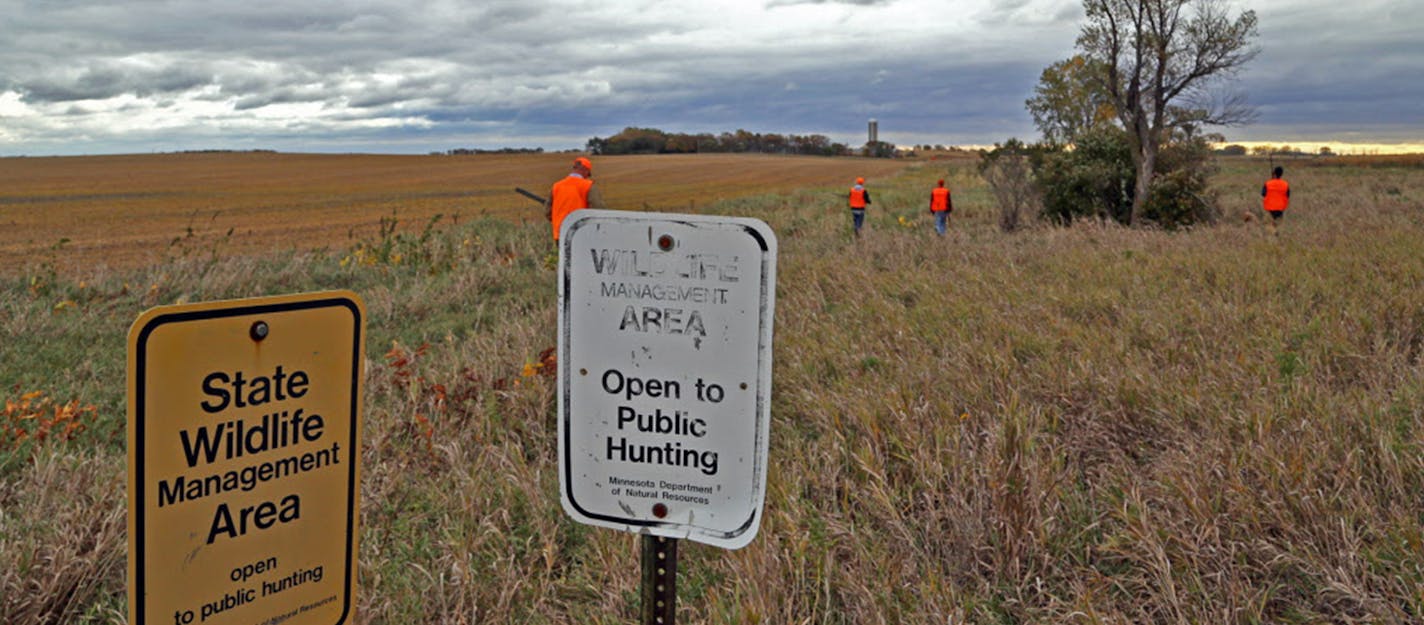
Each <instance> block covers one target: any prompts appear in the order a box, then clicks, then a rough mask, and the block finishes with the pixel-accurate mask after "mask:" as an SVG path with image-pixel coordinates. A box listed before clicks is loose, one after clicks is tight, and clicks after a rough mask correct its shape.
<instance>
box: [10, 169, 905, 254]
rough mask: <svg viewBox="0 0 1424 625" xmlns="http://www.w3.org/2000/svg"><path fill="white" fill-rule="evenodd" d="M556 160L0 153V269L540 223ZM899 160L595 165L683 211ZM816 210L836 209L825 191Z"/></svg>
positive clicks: (618, 187) (618, 193) (631, 192)
mask: <svg viewBox="0 0 1424 625" xmlns="http://www.w3.org/2000/svg"><path fill="white" fill-rule="evenodd" d="M572 158H573V157H572V155H568V154H528V155H523V154H521V155H475V156H389V155H315V154H278V153H263V152H256V153H248V152H244V153H187V154H155V155H130V156H95V157H60V158H5V159H0V272H3V273H4V274H10V275H13V274H16V273H17V272H21V271H24V270H25V269H26V268H28V267H33V266H35V265H37V264H39V263H44V262H49V263H52V264H54V265H55V266H56V267H57V268H59V269H60V270H72V269H78V268H84V267H94V266H101V265H108V266H110V267H115V268H121V267H135V266H142V265H145V264H148V263H151V262H154V261H155V260H160V259H163V258H165V257H169V256H173V255H176V254H177V253H179V252H184V253H192V251H193V250H201V252H202V253H204V254H208V253H217V254H222V255H253V254H259V255H260V254H263V253H264V252H266V251H269V250H279V249H291V248H296V249H320V248H324V247H330V248H342V247H345V246H348V245H351V244H352V243H354V242H356V241H359V240H361V239H365V238H369V237H372V236H375V235H376V234H378V232H379V230H380V227H381V220H382V219H383V218H385V219H390V218H392V217H394V218H395V219H396V220H397V224H398V227H399V228H400V229H402V230H408V229H413V228H420V227H423V226H424V225H425V224H427V223H428V222H429V221H430V220H431V219H432V218H433V217H434V216H435V215H443V216H444V217H443V219H442V222H441V223H451V221H452V220H468V219H470V218H474V217H478V216H481V215H489V216H498V217H503V218H508V219H511V220H523V221H527V222H530V223H536V222H537V223H539V224H542V223H544V221H543V213H542V209H541V207H540V206H538V205H537V204H535V203H534V202H532V201H530V200H527V199H525V198H523V197H521V196H519V195H516V194H515V193H514V192H513V189H514V187H516V186H518V187H524V188H526V189H529V190H531V191H533V192H535V193H538V194H540V195H543V194H546V193H547V190H548V187H549V185H550V184H551V183H553V182H554V181H556V180H557V179H559V178H560V177H562V176H563V175H565V174H566V173H567V172H568V166H569V163H570V161H571V160H572ZM907 164H908V163H907V162H906V161H890V160H879V159H875V160H872V159H861V158H821V157H789V156H761V155H721V154H719V155H661V156H620V157H598V158H595V159H594V178H595V179H596V180H597V181H598V182H599V184H600V185H602V188H603V193H604V197H605V198H606V199H607V201H608V203H609V204H610V205H611V206H612V207H613V208H628V209H638V210H664V211H674V212H686V211H695V210H696V209H697V207H698V206H703V205H705V204H706V203H707V202H709V201H711V200H715V199H722V198H729V197H736V196H740V195H748V194H757V193H766V192H772V191H780V190H789V189H794V188H803V187H817V186H832V187H841V186H844V187H849V186H850V184H851V183H852V182H853V180H854V178H855V177H856V176H865V177H866V178H868V179H869V180H870V183H871V184H872V188H873V184H874V181H875V180H876V179H877V178H884V177H886V176H889V175H891V174H893V173H894V172H896V171H898V170H899V169H901V168H903V167H904V166H906V165H907ZM828 204H834V198H830V199H829V201H828Z"/></svg>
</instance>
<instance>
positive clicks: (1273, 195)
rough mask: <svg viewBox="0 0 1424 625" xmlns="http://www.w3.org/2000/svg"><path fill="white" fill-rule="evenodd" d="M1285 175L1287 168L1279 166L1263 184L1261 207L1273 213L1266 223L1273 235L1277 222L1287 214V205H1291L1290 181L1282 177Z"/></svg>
mask: <svg viewBox="0 0 1424 625" xmlns="http://www.w3.org/2000/svg"><path fill="white" fill-rule="evenodd" d="M1283 175H1285V170H1284V169H1282V168H1280V167H1279V166H1278V167H1276V168H1275V169H1274V170H1272V171H1271V179H1270V180H1267V181H1266V184H1264V185H1261V208H1263V209H1265V211H1266V212H1267V213H1270V215H1271V220H1270V221H1269V222H1267V224H1266V225H1267V226H1269V227H1270V229H1271V236H1276V228H1277V222H1279V221H1280V220H1281V217H1282V216H1284V215H1285V213H1286V207H1288V206H1290V183H1288V182H1286V179H1285V178H1282V177H1281V176H1283Z"/></svg>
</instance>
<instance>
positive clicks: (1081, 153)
mask: <svg viewBox="0 0 1424 625" xmlns="http://www.w3.org/2000/svg"><path fill="white" fill-rule="evenodd" d="M1035 165H1036V167H1035V170H1036V171H1035V174H1036V175H1037V179H1038V190H1039V193H1041V194H1042V196H1043V216H1044V218H1046V219H1048V220H1049V221H1052V222H1054V223H1057V224H1064V225H1066V224H1069V223H1072V221H1073V220H1074V219H1081V218H1084V217H1090V218H1096V219H1113V220H1116V221H1118V222H1120V223H1127V221H1128V219H1129V217H1130V216H1131V214H1132V188H1133V187H1132V185H1133V181H1134V180H1135V179H1136V175H1135V174H1134V170H1133V165H1132V145H1131V142H1130V141H1129V139H1128V136H1127V133H1126V132H1125V131H1123V130H1121V129H1119V128H1116V127H1101V128H1097V129H1094V130H1091V131H1088V132H1085V133H1082V134H1081V135H1079V137H1078V141H1077V143H1076V144H1075V145H1074V146H1073V149H1071V150H1069V149H1064V148H1057V147H1054V148H1049V149H1048V150H1047V151H1045V152H1043V153H1042V155H1041V156H1040V157H1039V158H1038V159H1036V161H1035Z"/></svg>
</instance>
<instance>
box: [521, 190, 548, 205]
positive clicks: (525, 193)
mask: <svg viewBox="0 0 1424 625" xmlns="http://www.w3.org/2000/svg"><path fill="white" fill-rule="evenodd" d="M514 192H515V193H518V194H520V195H522V196H524V197H527V198H529V199H531V200H534V201H535V202H538V203H540V204H543V203H544V201H545V200H544V198H542V197H539V196H537V195H534V194H533V193H530V192H529V191H526V190H525V189H523V188H521V187H514Z"/></svg>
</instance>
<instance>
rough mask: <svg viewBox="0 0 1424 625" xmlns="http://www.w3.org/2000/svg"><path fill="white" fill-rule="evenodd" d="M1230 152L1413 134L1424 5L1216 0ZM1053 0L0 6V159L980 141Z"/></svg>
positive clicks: (1009, 106)
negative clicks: (825, 140) (1231, 114)
mask: <svg viewBox="0 0 1424 625" xmlns="http://www.w3.org/2000/svg"><path fill="white" fill-rule="evenodd" d="M1235 6H1236V7H1237V8H1238V9H1239V8H1250V9H1254V10H1255V11H1256V12H1257V14H1258V17H1259V20H1260V37H1259V39H1258V43H1259V45H1260V47H1261V53H1260V55H1259V56H1258V57H1257V58H1256V60H1255V61H1253V62H1252V63H1251V65H1249V66H1248V68H1247V70H1246V71H1245V72H1243V73H1242V74H1241V75H1240V77H1239V80H1238V82H1237V87H1238V88H1239V89H1240V90H1241V91H1243V92H1245V94H1246V96H1247V98H1248V100H1249V101H1250V102H1251V103H1252V104H1254V105H1255V106H1256V107H1257V108H1258V111H1259V113H1260V121H1258V122H1257V123H1256V124H1254V125H1252V126H1249V127H1245V128H1238V129H1227V130H1226V131H1225V132H1226V134H1227V136H1228V138H1230V139H1233V140H1288V141H1297V142H1300V141H1306V140H1317V141H1323V140H1343V141H1357V142H1401V141H1402V142H1419V141H1421V140H1424V136H1421V135H1424V36H1421V35H1420V33H1419V29H1420V27H1421V26H1424V2H1421V1H1420V0H1349V1H1341V0H1255V1H1253V2H1241V1H1240V0H1238V1H1237V3H1236V5H1235ZM1082 15H1083V11H1082V8H1081V3H1080V2H1079V1H1077V0H714V1H711V2H701V3H689V2H680V1H677V0H645V1H634V0H602V1H599V2H591V1H589V2H586V1H583V0H568V1H564V0H466V1H453V0H451V1H435V2H420V1H418V0H339V1H338V0H302V1H301V2H293V1H292V0H244V1H242V2H234V1H231V0H104V1H103V2H99V1H98V0H92V1H72V0H33V1H31V0H0V16H3V17H0V42H4V43H3V44H0V155H10V156H13V155H22V154H28V155H45V154H97V153H118V152H154V151H175V150H192V149H257V148H264V149H277V150H282V151H312V152H391V153H425V152H430V151H443V150H447V149H451V148H460V147H470V148H496V147H503V146H516V147H523V146H527V147H536V146H538V147H544V148H547V149H563V148H572V147H582V146H583V145H584V143H585V142H586V141H587V140H588V139H589V138H590V137H594V136H599V137H606V136H609V135H611V134H614V133H616V132H617V131H618V130H620V129H622V128H623V127H625V126H650V127H656V128H662V129H664V130H669V131H680V132H699V131H708V132H721V131H727V130H736V129H738V128H745V129H747V130H751V131H754V132H780V133H796V134H812V133H816V134H824V135H827V136H829V137H831V138H832V139H834V140H837V141H843V142H846V143H851V144H856V145H859V144H860V143H863V142H864V141H865V126H866V120H867V119H869V118H877V119H879V122H880V129H881V139H882V140H888V141H891V142H895V143H898V144H901V145H909V144H919V143H943V144H959V145H964V144H986V143H993V142H995V141H1001V140H1003V139H1005V138H1007V137H1010V136H1020V137H1036V136H1037V133H1036V131H1035V129H1034V128H1033V125H1032V122H1031V120H1030V118H1029V117H1028V115H1027V113H1025V111H1024V107H1023V101H1024V99H1025V98H1027V97H1028V96H1029V95H1031V93H1032V90H1033V87H1034V85H1035V84H1036V83H1037V81H1038V75H1039V72H1040V71H1042V69H1043V68H1044V67H1045V66H1046V65H1048V64H1050V63H1052V62H1054V61H1057V60H1060V59H1063V58H1066V57H1068V56H1070V55H1072V54H1073V52H1074V50H1073V42H1074V39H1075V38H1076V36H1077V33H1078V30H1079V28H1080V26H1081V22H1082Z"/></svg>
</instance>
